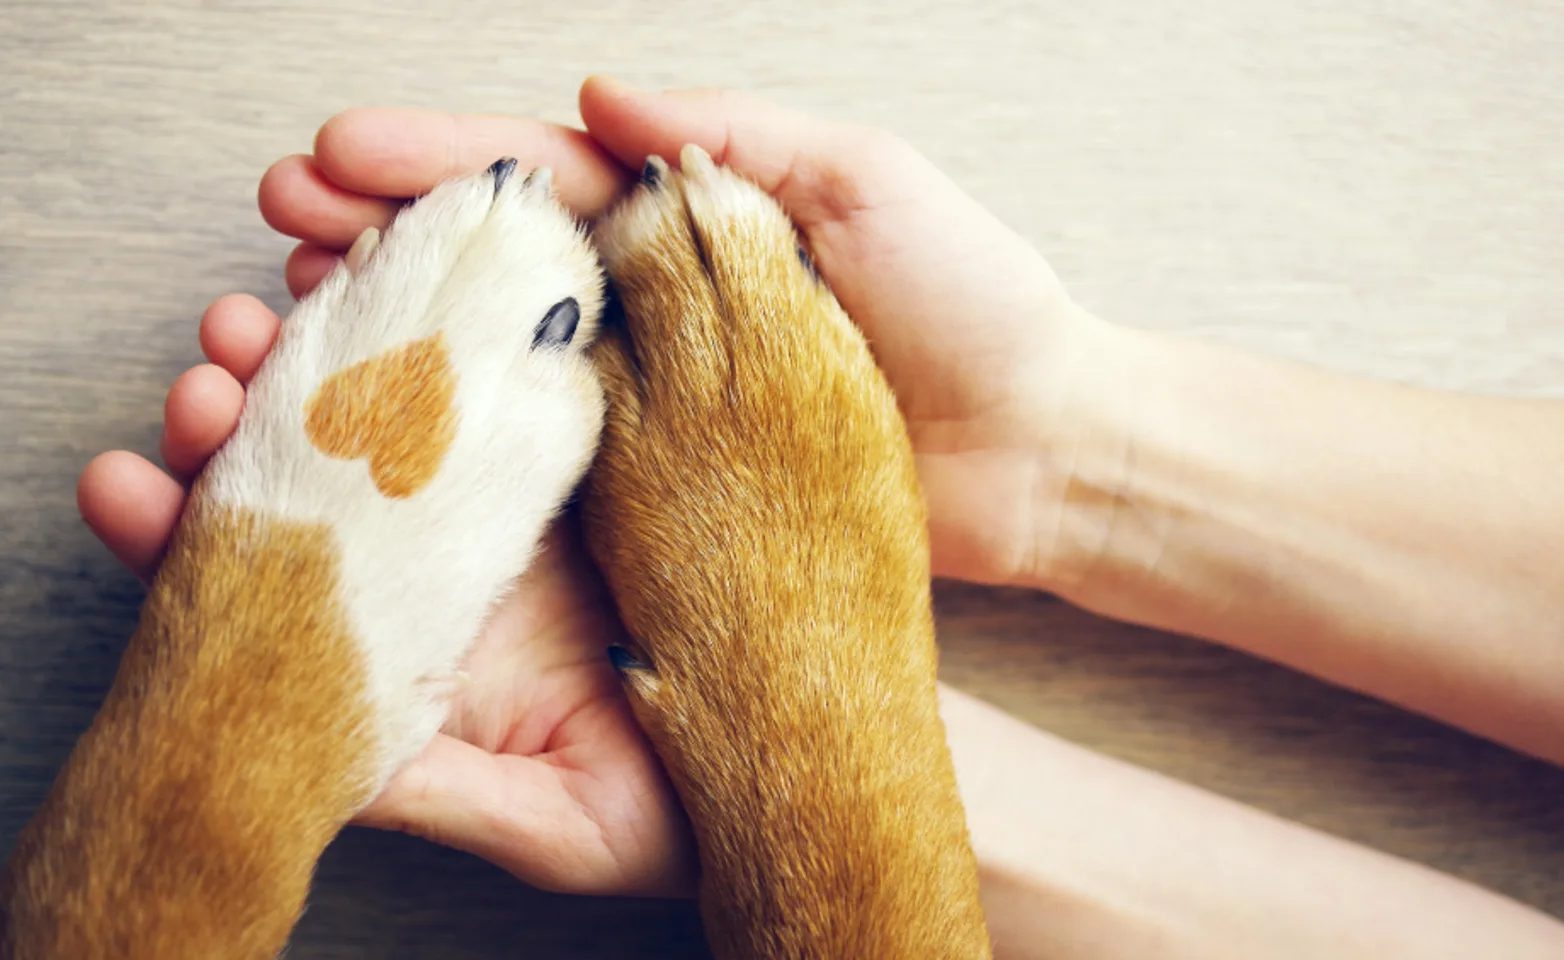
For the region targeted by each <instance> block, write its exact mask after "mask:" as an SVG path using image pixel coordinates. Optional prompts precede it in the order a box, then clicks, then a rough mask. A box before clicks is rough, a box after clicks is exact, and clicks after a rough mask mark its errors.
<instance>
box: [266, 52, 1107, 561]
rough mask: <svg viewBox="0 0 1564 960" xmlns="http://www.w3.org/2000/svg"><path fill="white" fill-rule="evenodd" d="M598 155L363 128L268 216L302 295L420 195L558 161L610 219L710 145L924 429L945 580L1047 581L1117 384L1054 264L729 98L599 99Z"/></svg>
mask: <svg viewBox="0 0 1564 960" xmlns="http://www.w3.org/2000/svg"><path fill="white" fill-rule="evenodd" d="M580 108H581V114H582V117H583V118H584V119H585V121H586V126H587V130H588V132H589V133H590V134H591V136H592V138H594V139H595V143H594V142H593V141H592V140H587V139H586V138H583V137H581V135H580V133H579V132H576V131H571V130H567V129H566V128H563V127H558V126H555V125H552V124H546V123H542V122H540V121H534V120H528V119H521V118H510V117H488V116H463V115H449V114H439V113H432V112H427V111H413V110H392V109H363V110H351V111H348V112H346V113H343V114H340V115H338V116H336V117H333V118H332V119H331V120H329V121H327V122H326V124H325V125H324V126H323V127H322V128H321V130H320V133H319V135H318V137H317V139H316V142H315V153H314V155H313V156H296V157H289V158H286V159H284V160H282V161H280V162H278V163H277V164H276V165H275V166H274V167H273V168H272V169H271V170H270V171H268V173H267V175H266V177H265V179H264V180H263V182H262V185H261V190H260V204H261V210H262V213H263V214H264V215H265V217H266V219H267V221H268V222H269V223H271V224H272V225H273V226H274V227H276V228H277V229H278V230H280V231H282V232H284V233H287V234H289V235H291V236H294V237H297V238H299V239H300V240H302V241H304V243H303V244H301V245H300V247H299V249H298V250H296V251H295V253H294V255H293V257H292V258H291V259H290V262H289V269H288V279H289V284H290V287H291V288H292V289H293V290H294V292H295V293H296V294H299V293H303V292H304V291H306V290H308V289H310V288H311V287H313V286H314V284H315V283H317V282H319V280H320V278H321V277H322V276H324V274H325V271H326V270H327V269H329V268H330V265H331V263H332V262H333V261H334V259H335V257H336V256H337V255H339V254H340V253H341V251H342V250H344V249H345V248H346V247H347V246H348V245H350V244H351V243H352V241H353V239H354V238H355V237H356V236H357V235H358V233H359V232H360V231H361V230H363V229H364V228H365V227H368V226H383V225H384V224H385V223H386V222H387V221H388V220H389V219H390V217H391V216H392V215H393V214H394V212H395V209H396V204H397V202H398V201H400V200H401V199H402V198H405V197H409V196H415V195H418V194H422V193H424V192H426V191H428V190H429V189H430V188H431V187H433V186H434V185H435V184H436V183H437V182H438V181H439V180H441V179H443V178H445V177H449V176H454V175H458V174H463V173H467V172H470V171H471V170H475V169H479V168H481V167H483V166H487V165H488V164H489V163H492V162H493V160H494V159H495V158H496V157H498V156H501V155H504V154H514V155H516V156H518V157H520V158H522V160H523V162H524V163H528V164H551V165H553V166H554V167H555V173H556V182H557V183H558V185H559V189H560V192H561V195H562V197H563V199H564V200H565V202H566V203H567V204H569V205H570V206H572V207H573V208H574V209H575V210H576V211H577V212H578V213H580V214H582V215H583V216H585V217H588V218H591V217H595V216H596V215H597V214H598V213H600V212H601V211H602V210H603V209H605V208H606V207H607V206H608V205H609V204H610V203H612V202H613V201H614V200H615V199H616V197H617V196H618V194H619V193H620V191H621V190H622V188H623V186H624V184H625V182H626V180H627V174H626V169H627V168H628V169H629V170H638V169H640V167H641V165H642V163H643V162H644V160H645V158H646V157H647V155H649V154H658V155H660V156H663V157H665V158H669V159H673V158H676V157H677V156H678V153H679V150H680V148H681V147H682V146H683V145H684V144H686V143H696V144H698V145H700V146H701V147H703V148H705V149H706V150H707V151H708V152H709V153H710V154H711V155H712V157H713V158H714V159H715V160H716V161H717V162H718V163H725V164H727V165H728V166H729V167H731V168H733V169H734V170H737V171H738V172H739V173H741V174H744V175H745V176H748V177H749V178H751V179H753V180H755V181H756V182H757V183H759V184H760V185H761V187H763V188H764V189H766V190H767V191H768V192H770V193H772V194H773V195H774V196H776V197H777V199H778V200H780V201H781V202H782V205H783V206H784V207H785V208H786V209H787V210H788V212H789V213H790V214H791V215H792V217H793V219H794V220H795V221H796V222H797V224H798V226H799V227H800V229H801V231H802V232H803V234H804V236H805V238H806V242H807V244H808V246H809V248H810V250H809V252H810V254H811V255H812V257H813V259H814V262H815V264H816V266H817V267H818V269H819V271H820V273H821V275H822V276H823V277H824V278H825V280H826V281H827V282H828V283H829V284H830V285H831V288H832V290H833V291H834V292H835V293H836V295H837V298H838V299H839V300H840V301H841V303H842V306H843V307H844V308H846V310H847V312H848V314H849V315H850V316H851V317H852V318H853V320H854V321H855V322H856V323H858V325H859V326H860V327H862V328H863V330H864V332H865V333H866V334H867V335H868V337H869V340H870V343H871V346H872V348H873V350H874V352H875V357H876V359H877V361H878V362H879V364H880V365H881V367H882V368H883V369H884V370H885V372H886V374H887V376H888V378H889V379H890V381H891V385H892V387H893V388H894V389H895V391H896V394H897V398H898V400H899V402H900V404H901V406H902V409H903V412H904V413H905V415H906V417H907V421H908V426H909V428H910V430H911V432H912V436H913V441H914V446H915V448H916V451H917V454H918V463H919V475H920V478H921V480H922V482H923V486H924V492H925V494H926V496H927V498H928V501H929V514H930V527H931V530H930V532H931V536H932V541H933V551H934V558H933V559H934V568H935V572H936V574H938V575H942V576H949V577H955V578H959V579H966V580H976V581H982V582H988V583H1031V584H1039V583H1045V582H1047V579H1048V577H1047V576H1046V575H1045V574H1046V568H1047V565H1048V562H1049V557H1048V556H1047V553H1048V549H1049V546H1050V544H1049V543H1048V542H1047V541H1048V539H1049V537H1050V535H1051V534H1052V533H1053V531H1054V528H1055V526H1056V521H1057V518H1058V510H1059V506H1060V504H1061V503H1062V502H1063V499H1064V496H1065V494H1066V492H1067V490H1068V487H1069V475H1068V474H1069V467H1070V464H1069V463H1068V462H1067V459H1065V458H1056V457H1054V456H1053V455H1052V453H1053V451H1054V450H1055V449H1062V448H1064V447H1067V446H1068V443H1069V441H1068V439H1067V438H1066V439H1065V440H1064V441H1063V442H1062V443H1061V442H1060V436H1059V434H1060V430H1061V429H1064V430H1068V429H1069V428H1070V424H1071V423H1073V422H1076V421H1077V420H1078V419H1079V418H1076V417H1072V415H1071V414H1072V412H1074V411H1076V410H1078V409H1079V407H1080V405H1081V404H1082V403H1086V402H1093V403H1095V402H1097V400H1096V399H1095V393H1094V391H1096V390H1098V389H1100V387H1101V385H1102V384H1103V383H1105V382H1107V381H1109V380H1111V378H1110V377H1104V376H1100V375H1096V376H1094V375H1093V374H1094V372H1095V371H1096V368H1097V367H1098V363H1097V361H1098V360H1099V358H1100V357H1101V355H1102V354H1103V353H1104V352H1105V351H1107V350H1109V349H1110V347H1109V344H1111V343H1112V342H1113V341H1114V338H1113V337H1112V336H1109V334H1110V333H1111V328H1109V327H1107V326H1106V325H1105V324H1102V323H1100V322H1098V321H1096V320H1095V319H1093V318H1092V317H1090V316H1089V315H1087V314H1086V313H1085V312H1084V311H1082V310H1080V309H1078V308H1077V307H1075V306H1074V305H1073V303H1072V302H1071V300H1070V298H1069V297H1068V295H1067V294H1066V293H1065V291H1064V289H1063V287H1062V286H1061V285H1060V284H1059V282H1058V281H1057V280H1056V279H1055V277H1054V275H1053V273H1052V272H1051V271H1050V269H1049V268H1048V265H1047V264H1046V263H1045V262H1044V261H1043V259H1042V257H1041V256H1040V255H1039V254H1038V253H1037V252H1036V251H1035V250H1034V249H1033V248H1032V247H1030V246H1029V245H1028V244H1027V243H1026V242H1025V241H1023V240H1022V239H1021V238H1020V237H1019V236H1017V235H1016V234H1015V233H1013V232H1012V231H1010V230H1009V229H1008V228H1006V227H1005V226H1004V225H1003V224H1001V223H1000V222H999V221H998V220H997V219H995V218H994V217H993V216H992V215H990V214H989V213H988V212H987V211H986V210H984V209H983V208H982V207H981V206H980V205H978V204H977V203H976V202H974V201H973V200H972V199H971V198H969V197H968V196H966V195H965V194H964V193H962V191H961V190H960V189H959V188H958V187H957V186H956V185H955V184H954V183H952V182H951V181H950V179H949V178H947V177H945V176H944V175H943V174H941V173H940V172H939V170H937V169H936V168H935V167H934V166H933V165H932V164H930V163H929V162H928V161H927V160H926V159H924V158H923V157H922V156H921V155H920V154H919V153H918V152H917V151H916V150H914V149H913V148H912V147H911V146H909V145H908V144H907V143H905V142H904V141H902V140H900V139H898V138H896V137H894V136H891V135H889V134H887V133H883V132H880V131H878V130H873V129H865V128H861V127H854V126H847V125H842V124H837V123H831V122H827V121H823V120H819V119H815V118H812V117H809V116H805V115H802V114H799V113H796V112H794V111H791V110H787V109H784V108H781V107H778V106H776V105H774V104H771V103H768V102H766V101H763V100H757V99H754V98H751V97H747V96H743V95H739V94H735V93H729V92H725V91H687V92H676V93H662V94H656V93H645V92H640V91H636V90H633V89H631V88H628V87H626V86H624V85H623V84H620V83H617V82H615V81H613V80H609V79H606V78H593V79H591V80H588V81H587V83H586V84H585V85H584V86H583V87H582V90H581V98H580Z"/></svg>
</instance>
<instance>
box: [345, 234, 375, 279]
mask: <svg viewBox="0 0 1564 960" xmlns="http://www.w3.org/2000/svg"><path fill="white" fill-rule="evenodd" d="M379 246H380V231H379V230H376V229H375V228H374V227H366V228H365V229H364V232H363V233H361V234H359V235H358V239H357V240H354V241H353V246H352V247H350V248H348V252H347V255H346V256H344V257H343V258H342V259H343V262H345V263H346V264H347V265H348V274H349V275H350V276H355V277H356V276H358V275H359V272H360V271H361V270H363V269H364V264H365V263H368V262H369V257H370V254H372V253H374V252H375V248H377V247H379Z"/></svg>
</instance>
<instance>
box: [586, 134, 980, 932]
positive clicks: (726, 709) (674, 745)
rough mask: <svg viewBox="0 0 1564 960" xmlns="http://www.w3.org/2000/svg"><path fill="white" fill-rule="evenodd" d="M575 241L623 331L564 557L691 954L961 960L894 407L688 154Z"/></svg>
mask: <svg viewBox="0 0 1564 960" xmlns="http://www.w3.org/2000/svg"><path fill="white" fill-rule="evenodd" d="M683 168H684V171H683V174H682V175H680V174H676V173H672V172H669V171H667V170H666V169H665V168H663V167H661V166H660V164H656V163H654V164H653V165H652V166H651V168H650V169H649V177H650V178H652V179H654V180H656V181H657V182H655V183H654V184H653V185H652V186H649V187H642V188H640V189H639V190H638V191H637V193H636V194H635V195H634V196H633V197H632V198H631V199H630V200H629V201H627V203H626V204H625V205H624V206H623V207H621V208H620V209H619V210H617V211H615V212H614V213H613V214H612V215H611V216H610V218H609V220H608V221H607V222H606V223H604V224H602V225H600V227H599V231H598V232H599V237H600V239H601V246H602V248H603V250H604V253H605V257H606V260H607V263H608V267H609V273H610V276H611V277H612V279H613V281H614V283H615V285H616V287H617V289H618V291H619V294H620V296H621V298H622V302H623V306H624V314H625V318H626V327H627V329H619V330H611V331H607V332H605V334H604V335H603V337H602V339H600V341H599V343H598V345H597V347H596V350H597V358H598V360H599V362H600V365H601V368H602V370H603V372H604V379H605V387H606V389H607V390H608V393H609V396H610V410H609V416H608V422H607V424H606V427H605V433H604V438H603V445H602V448H601V450H600V453H599V456H598V460H597V461H596V464H595V466H594V469H593V471H592V473H591V474H590V476H589V484H588V490H587V493H586V497H585V507H586V520H587V531H588V538H589V544H590V546H591V548H592V552H593V554H594V556H595V557H596V558H597V560H598V562H599V563H600V565H601V566H602V567H603V569H604V572H605V574H606V575H607V578H608V581H609V583H610V586H611V588H612V590H613V594H614V596H615V599H616V601H617V602H618V604H619V608H620V611H621V613H622V615H623V617H624V620H625V624H626V626H627V627H628V629H629V632H630V635H631V636H632V637H634V638H636V641H637V643H636V646H637V649H636V650H635V651H633V652H634V656H635V658H636V659H637V660H639V661H641V662H640V663H639V664H638V663H628V664H623V661H622V660H621V663H622V664H623V665H622V668H621V669H622V671H623V673H624V676H625V680H626V685H627V689H628V690H629V692H630V696H631V701H632V704H633V706H634V708H635V710H636V715H637V717H638V718H639V719H640V721H641V723H642V725H643V726H644V727H645V728H646V729H647V732H648V734H649V736H650V737H651V739H652V741H653V743H654V745H655V746H656V748H657V751H658V753H659V755H660V756H661V757H662V759H663V761H664V763H665V764H666V765H667V767H668V769H669V772H670V774H671V776H672V778H673V781H674V783H675V785H676V787H677V789H678V791H679V794H680V796H681V798H682V799H683V801H684V803H685V806H686V808H687V810H688V812H689V814H690V817H691V820H692V822H693V823H694V826H695V831H696V836H697V841H698V844H699V849H700V858H701V868H702V878H701V886H700V902H701V909H702V915H703V918H704V920H705V923H706V927H707V932H708V937H709V939H710V942H711V945H712V947H713V949H714V951H715V953H716V954H717V956H718V957H720V958H738V957H759V958H772V957H828V958H837V957H841V958H848V957H851V958H881V957H982V956H986V955H987V954H988V952H989V947H988V940H987V933H986V930H985V926H984V918H983V914H982V909H981V906H980V904H979V901H978V888H977V871H976V863H975V860H974V858H973V855H972V853H971V850H970V847H969V844H968V838H967V833H966V823H965V817H964V814H963V809H962V806H961V801H960V798H959V796H958V794H957V790H956V782H955V776H954V770H953V767H952V764H951V760H950V757H949V754H948V750H947V747H946V743H945V736H944V728H943V725H942V723H941V721H940V717H939V713H938V709H937V703H936V690H935V673H936V652H935V646H934V627H933V618H932V613H931V606H930V593H929V560H928V542H927V534H926V527H925V515H924V507H923V503H922V499H921V496H920V492H919V488H918V481H917V477H916V474H915V473H914V467H913V458H912V451H911V448H910V445H909V442H908V439H907V435H906V431H905V427H904V424H903V422H902V419H901V417H900V414H899V412H898V410H897V407H896V402H895V399H894V397H893V396H892V394H891V391H890V389H889V388H888V386H887V385H886V382H885V380H884V378H883V377H882V376H881V374H880V372H879V371H878V369H877V368H876V366H875V364H874V360H873V358H872V356H871V355H870V352H869V350H868V347H867V345H866V344H865V342H864V340H863V338H862V336H861V335H860V334H859V333H858V331H857V329H856V328H855V327H854V326H853V325H852V323H851V322H850V321H849V320H848V318H847V317H846V315H845V314H844V313H843V312H842V310H841V308H840V307H839V306H838V305H837V303H836V301H835V299H834V298H833V297H832V296H831V294H830V292H829V291H828V290H827V289H826V288H825V287H824V286H823V285H822V284H821V283H819V282H818V281H817V280H816V278H815V277H814V276H813V274H812V272H811V271H810V270H809V269H807V268H806V267H805V266H804V265H803V264H802V263H801V262H800V257H799V254H798V250H797V246H796V244H797V240H796V238H795V235H794V233H793V230H792V228H791V225H790V224H789V223H788V222H787V220H786V219H785V217H784V216H783V215H782V213H781V211H780V210H779V209H777V208H776V207H775V206H774V204H772V202H771V201H770V200H769V199H768V198H765V197H763V196H762V195H761V194H760V193H759V191H758V190H757V189H755V188H754V187H752V186H750V185H748V184H746V183H742V182H741V181H738V180H737V179H736V178H734V177H732V175H731V174H728V173H727V172H725V171H720V170H717V169H715V168H713V167H711V165H710V161H709V160H707V159H705V158H704V155H703V154H700V153H698V152H697V151H693V150H691V149H690V148H687V149H686V151H685V154H684V158H683Z"/></svg>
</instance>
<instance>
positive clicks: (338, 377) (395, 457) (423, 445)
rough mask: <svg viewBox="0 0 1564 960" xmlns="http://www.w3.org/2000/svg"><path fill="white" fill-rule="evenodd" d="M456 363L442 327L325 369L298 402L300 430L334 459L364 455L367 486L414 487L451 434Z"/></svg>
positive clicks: (399, 491) (424, 479) (429, 474)
mask: <svg viewBox="0 0 1564 960" xmlns="http://www.w3.org/2000/svg"><path fill="white" fill-rule="evenodd" d="M455 400H456V371H455V370H454V369H452V367H451V356H450V352H449V351H448V350H447V349H446V346H445V335H444V334H438V333H437V334H435V335H434V336H432V337H427V338H425V339H423V340H415V341H413V342H412V343H409V344H406V345H404V346H401V347H398V348H396V349H395V350H389V351H387V352H385V353H382V354H380V355H379V356H375V357H371V358H369V359H368V360H365V361H363V362H362V363H355V364H354V365H353V366H351V367H348V368H347V369H345V370H339V371H337V372H336V373H334V374H332V375H331V376H329V377H327V378H326V380H325V382H324V383H322V384H321V385H320V387H319V389H317V390H316V391H315V394H314V395H313V396H312V397H310V399H309V401H308V402H307V403H305V405H304V414H305V418H304V432H305V433H306V434H307V435H308V436H309V438H310V443H312V444H314V445H315V449H317V450H319V451H320V452H321V453H324V454H325V455H326V456H328V457H335V458H337V459H339V460H357V459H359V458H360V457H365V458H368V460H369V476H370V479H371V480H373V481H374V483H375V489H377V490H379V491H380V492H381V493H382V494H384V495H385V496H387V497H391V498H393V499H397V500H400V499H404V498H406V497H410V496H412V495H413V494H415V493H417V492H418V491H419V490H422V489H423V488H424V486H425V485H427V484H428V483H429V481H430V480H433V479H434V476H435V474H436V473H438V472H439V470H440V464H441V462H442V461H444V460H445V454H446V451H447V450H448V449H450V446H451V441H452V440H454V439H455V438H456V407H455Z"/></svg>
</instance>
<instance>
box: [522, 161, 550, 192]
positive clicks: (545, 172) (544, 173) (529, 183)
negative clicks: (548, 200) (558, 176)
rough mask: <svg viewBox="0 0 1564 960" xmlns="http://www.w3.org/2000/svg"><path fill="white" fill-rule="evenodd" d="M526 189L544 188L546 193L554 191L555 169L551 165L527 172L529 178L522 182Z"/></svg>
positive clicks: (523, 187)
mask: <svg viewBox="0 0 1564 960" xmlns="http://www.w3.org/2000/svg"><path fill="white" fill-rule="evenodd" d="M521 186H522V189H524V190H532V189H537V190H542V191H543V192H544V193H553V192H554V171H553V169H552V168H550V167H539V168H537V169H536V170H534V171H532V172H531V173H529V174H527V179H525V180H523V181H522V182H521Z"/></svg>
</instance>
